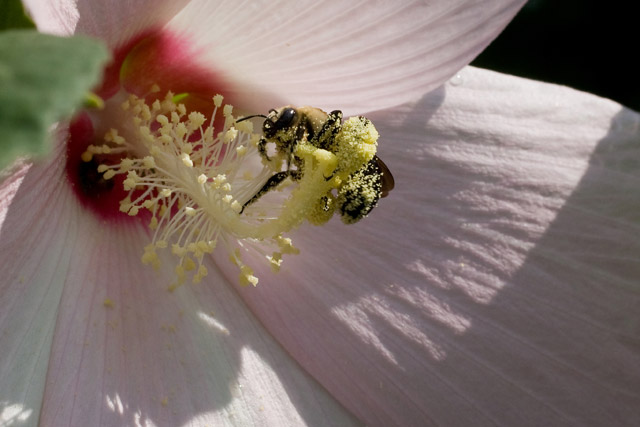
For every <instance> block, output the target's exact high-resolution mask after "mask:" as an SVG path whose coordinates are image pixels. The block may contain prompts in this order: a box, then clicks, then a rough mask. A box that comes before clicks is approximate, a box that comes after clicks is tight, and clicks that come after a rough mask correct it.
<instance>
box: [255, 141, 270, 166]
mask: <svg viewBox="0 0 640 427" xmlns="http://www.w3.org/2000/svg"><path fill="white" fill-rule="evenodd" d="M258 153H260V155H261V156H262V158H264V159H265V160H266V161H267V162H270V161H271V159H270V158H269V155H268V154H267V140H266V139H265V138H264V137H262V138H260V140H259V141H258Z"/></svg>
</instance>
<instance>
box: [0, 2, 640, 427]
mask: <svg viewBox="0 0 640 427" xmlns="http://www.w3.org/2000/svg"><path fill="white" fill-rule="evenodd" d="M370 3H371V4H370ZM370 3H369V2H367V3H362V4H349V5H348V6H345V5H344V3H342V4H339V3H338V2H335V3H334V2H322V3H317V2H295V3H289V2H281V3H280V2H269V3H264V4H259V5H258V4H254V3H246V4H237V3H231V2H229V3H218V2H207V1H192V2H190V3H188V4H187V3H186V2H169V1H167V2H158V1H150V0H149V1H138V2H97V1H89V0H87V1H72V0H57V1H53V2H51V1H47V2H41V1H36V0H30V1H27V2H26V4H27V6H28V8H29V10H30V12H31V13H32V15H33V17H34V19H35V21H36V23H37V25H38V27H39V29H40V30H41V31H46V32H53V33H58V34H72V33H85V34H91V35H94V36H97V37H100V38H102V39H103V40H105V41H106V42H107V44H108V45H109V46H110V47H111V48H112V50H113V52H114V53H115V59H116V66H114V67H115V68H114V69H115V70H116V72H115V73H114V72H113V70H107V73H106V74H105V83H104V85H103V87H102V88H101V90H102V91H103V92H102V93H108V92H109V89H112V88H116V89H118V87H119V86H122V87H129V88H134V89H135V87H137V86H140V85H143V84H144V83H145V82H147V81H149V82H151V81H153V82H155V83H158V84H160V85H162V86H166V87H167V88H170V89H172V90H174V91H176V92H179V91H183V90H185V89H188V90H192V91H197V90H200V91H202V92H204V93H207V94H208V93H209V91H213V90H216V91H219V92H220V93H222V94H223V95H225V97H226V99H229V100H232V101H233V103H234V105H236V107H238V108H242V109H243V110H246V111H250V112H254V113H263V112H266V111H267V110H268V109H269V108H274V107H279V106H281V105H285V104H296V105H305V104H308V105H313V106H317V107H320V108H323V109H326V110H330V109H335V108H340V109H342V110H343V111H344V112H345V114H346V115H347V116H348V115H352V114H365V113H366V116H367V117H368V118H370V119H371V120H373V122H374V123H375V125H376V128H377V129H378V131H379V132H380V135H381V139H380V148H379V155H380V156H381V157H382V158H384V160H385V162H386V163H387V164H388V165H389V167H390V168H391V169H392V171H393V173H394V175H395V178H396V183H397V184H396V189H395V190H394V191H393V193H391V195H390V196H389V197H388V198H386V199H385V200H384V203H381V204H380V206H378V207H377V208H376V209H375V210H374V211H373V213H372V214H371V215H370V217H368V218H366V219H364V220H362V221H361V222H359V223H358V224H356V225H353V226H345V225H344V224H342V223H340V222H339V221H333V222H330V223H329V224H327V225H325V226H323V227H321V228H317V227H303V228H301V229H299V230H298V231H297V232H295V233H294V235H293V236H292V237H293V240H294V242H295V244H296V246H297V247H298V248H299V250H300V254H299V255H297V256H294V257H291V258H290V259H288V260H287V262H285V264H283V267H282V269H281V271H280V272H279V273H272V272H271V271H270V270H269V268H268V266H266V265H264V264H262V263H260V262H256V263H255V264H254V265H256V266H257V267H256V275H257V276H259V277H260V278H261V282H260V284H259V285H258V286H257V287H251V286H249V287H240V286H239V285H238V283H237V268H236V266H234V265H232V264H231V263H229V262H228V260H227V259H226V258H227V254H226V253H221V254H214V257H212V258H211V259H209V258H206V266H207V269H208V276H207V277H206V278H205V280H203V281H202V282H201V283H199V284H186V285H184V286H181V287H179V288H178V289H176V290H175V291H174V292H167V291H166V283H167V282H168V281H169V280H170V277H171V276H173V274H174V272H173V270H174V266H175V261H174V260H173V259H172V256H171V255H170V254H167V255H166V256H165V255H164V254H162V253H159V254H158V255H159V256H160V257H161V261H162V262H161V266H160V271H159V272H158V271H154V270H153V269H151V268H149V267H148V266H144V265H142V264H141V262H140V255H141V253H142V251H143V248H144V247H145V246H146V245H147V244H148V243H149V239H150V235H149V232H148V229H147V227H146V223H143V222H140V221H136V220H132V219H130V218H129V217H128V216H126V215H122V216H121V217H105V216H104V215H100V212H99V209H98V210H96V209H94V208H93V207H91V206H88V205H87V203H86V201H85V200H82V199H81V198H79V196H78V194H79V193H78V191H77V189H74V188H73V184H74V181H73V180H69V179H68V178H67V175H68V166H67V165H68V164H69V163H68V161H67V154H68V153H67V147H66V143H67V141H68V134H69V132H68V127H67V125H66V124H60V125H59V126H58V128H57V129H55V130H54V131H53V134H52V135H53V140H54V143H53V145H54V148H53V153H52V155H51V156H50V158H49V159H47V160H46V161H43V162H41V163H35V164H33V165H30V164H26V163H22V164H17V165H16V166H14V167H13V168H12V169H11V170H9V171H7V172H5V177H4V180H3V181H2V185H1V187H0V258H1V259H2V264H1V272H2V279H0V303H1V305H0V307H1V308H0V325H1V327H0V420H1V421H0V423H4V424H7V425H22V424H25V425H32V424H37V423H38V422H39V423H40V424H41V425H123V424H124V425H187V424H192V425H227V424H232V425H305V424H307V425H350V424H360V423H365V424H368V425H385V426H387V425H489V424H502V425H542V424H546V425H561V424H578V425H603V424H612V425H625V424H629V425H631V424H633V421H634V420H637V419H638V418H639V417H640V409H639V408H640V396H639V394H638V390H640V372H639V371H638V369H637V367H638V366H640V341H639V339H638V336H640V334H639V332H640V331H639V329H640V314H639V313H640V310H638V308H639V306H640V289H639V286H638V283H639V282H640V280H638V279H639V278H640V262H639V261H638V254H640V239H638V215H637V213H636V212H637V210H638V207H639V205H640V196H638V191H637V189H638V188H639V185H638V184H640V173H639V172H638V170H639V169H638V162H640V153H639V150H638V141H639V136H640V116H638V114H636V113H635V112H632V111H630V110H628V109H625V108H624V107H621V106H620V105H618V104H616V103H614V102H611V101H607V100H604V99H600V98H598V97H595V96H592V95H588V94H584V93H580V92H577V91H574V90H571V89H568V88H563V87H558V86H554V85H549V84H543V83H536V82H531V81H527V80H524V79H519V78H515V77H510V76H504V75H500V74H498V73H494V72H490V71H483V70H479V69H474V68H464V69H462V70H461V71H459V70H460V68H461V67H462V66H463V65H465V64H466V63H468V62H469V61H470V60H471V59H472V58H473V57H474V56H475V55H476V54H477V53H478V52H479V51H480V50H481V49H482V48H483V47H484V46H485V45H486V44H487V43H488V42H489V41H490V40H491V39H492V38H493V37H495V35H496V34H497V33H498V32H499V30H500V29H501V28H502V27H503V26H504V25H506V22H507V21H508V20H509V19H510V18H511V17H512V16H513V14H515V13H516V12H517V10H518V8H519V7H520V6H521V5H522V2H520V1H506V0H505V1H432V2H428V3H424V4H423V3H422V2H412V3H409V2H403V3H402V5H401V6H398V4H393V5H392V4H389V5H387V4H384V3H383V4H379V3H375V2H370ZM145 37H146V38H145ZM149 37H151V38H149ZM132 49H138V50H137V51H136V53H137V54H136V55H133V54H132V52H133V50H132ZM125 58H128V62H127V63H126V64H125V66H122V61H123V60H124V59H125ZM119 61H120V62H119ZM121 69H122V70H124V69H126V71H127V72H122V73H121V72H120V70H121ZM458 71H459V72H458ZM189 73H191V74H189ZM193 76H197V78H194V77H193ZM451 77H453V78H452V79H451ZM172 86H177V87H176V88H174V87H172ZM132 90H133V89H132ZM75 184H77V182H75ZM249 261H251V260H249V259H248V260H247V262H249Z"/></svg>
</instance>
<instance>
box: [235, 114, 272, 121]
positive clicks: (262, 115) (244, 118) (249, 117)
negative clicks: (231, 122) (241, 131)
mask: <svg viewBox="0 0 640 427" xmlns="http://www.w3.org/2000/svg"><path fill="white" fill-rule="evenodd" d="M254 117H264V118H265V119H266V118H267V116H265V115H264V114H254V115H253V116H247V117H243V118H241V119H238V120H236V123H240V122H243V121H245V120H248V119H253V118H254Z"/></svg>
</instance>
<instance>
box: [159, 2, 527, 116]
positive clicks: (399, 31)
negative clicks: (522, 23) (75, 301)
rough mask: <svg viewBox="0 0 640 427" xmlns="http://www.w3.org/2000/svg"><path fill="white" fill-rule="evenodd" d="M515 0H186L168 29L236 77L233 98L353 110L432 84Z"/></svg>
mask: <svg viewBox="0 0 640 427" xmlns="http://www.w3.org/2000/svg"><path fill="white" fill-rule="evenodd" d="M523 4H524V2H523V1H521V0H492V1H488V0H455V1H454V0H437V1H428V2H426V1H404V2H381V1H377V2H371V1H359V2H351V3H349V4H345V3H344V2H338V1H323V2H317V1H297V2H289V1H262V2H250V3H243V4H238V3H232V2H210V1H192V2H191V3H190V4H189V6H187V7H186V8H185V9H183V11H182V12H181V13H180V14H179V15H178V16H177V18H176V19H174V20H173V21H171V23H170V24H169V27H170V28H172V29H174V30H175V31H178V32H180V33H181V34H183V35H186V36H188V37H189V38H190V39H191V40H192V42H193V43H194V45H195V46H198V47H199V48H200V50H201V56H200V57H199V59H200V60H202V61H204V62H206V63H208V64H210V65H209V66H210V67H213V68H215V69H216V70H219V71H221V72H222V73H223V75H224V77H225V78H226V79H228V80H230V81H233V82H236V83H237V86H236V87H235V88H234V90H235V92H234V93H232V94H231V95H232V98H233V99H234V102H235V103H239V104H242V105H253V106H254V108H256V109H261V110H265V111H266V109H268V108H273V107H277V106H278V105H262V104H264V103H265V102H266V101H267V100H270V101H271V102H272V103H273V102H275V100H279V101H277V102H280V103H281V104H289V103H293V104H302V105H305V104H307V105H314V106H318V107H323V108H327V109H335V108H341V109H342V110H344V111H345V112H347V113H354V112H364V111H367V109H379V108H384V107H388V106H392V105H397V104H400V103H402V102H406V101H409V100H412V99H415V98H416V97H417V96H419V94H421V93H425V92H426V91H428V90H430V89H433V88H435V87H437V86H439V85H440V84H441V83H443V82H444V81H445V80H446V79H448V78H449V77H450V76H451V75H453V74H454V73H455V72H456V71H458V70H459V69H460V68H462V67H463V66H464V65H466V64H468V63H469V62H470V61H471V60H472V59H473V58H474V57H475V56H476V55H477V54H478V53H479V52H480V51H481V50H482V49H483V48H484V47H485V46H486V45H487V44H488V43H489V42H490V41H491V40H492V39H493V38H494V37H495V36H496V35H497V34H498V33H499V32H500V31H501V30H502V28H504V26H505V25H506V24H507V23H508V22H509V20H510V19H511V18H512V17H513V15H514V14H515V13H516V12H517V11H518V10H519V8H520V7H521V6H522V5H523ZM265 94H269V95H271V96H266V95H265ZM258 104H259V105H258Z"/></svg>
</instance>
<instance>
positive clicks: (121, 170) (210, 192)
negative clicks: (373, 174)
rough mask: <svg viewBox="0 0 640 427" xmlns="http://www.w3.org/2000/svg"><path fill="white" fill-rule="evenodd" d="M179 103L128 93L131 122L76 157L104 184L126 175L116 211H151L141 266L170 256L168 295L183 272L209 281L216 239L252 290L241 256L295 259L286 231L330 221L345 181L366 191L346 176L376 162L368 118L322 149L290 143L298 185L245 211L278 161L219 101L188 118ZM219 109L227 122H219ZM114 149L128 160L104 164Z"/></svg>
mask: <svg viewBox="0 0 640 427" xmlns="http://www.w3.org/2000/svg"><path fill="white" fill-rule="evenodd" d="M182 98H183V97H181V96H180V95H178V96H176V95H174V94H173V93H171V92H168V93H167V94H166V96H165V97H164V99H162V100H156V101H154V102H153V103H152V104H151V106H149V105H148V104H147V103H146V102H145V100H144V99H142V98H138V97H136V96H134V95H130V96H129V98H128V99H127V100H126V101H124V102H123V103H122V105H121V108H122V111H123V112H125V113H126V115H128V117H129V119H130V123H126V124H124V125H123V127H122V129H109V130H108V131H107V132H106V133H105V135H104V138H103V139H104V141H103V142H104V143H103V144H102V145H90V146H89V147H87V150H86V151H85V153H83V155H82V159H83V160H85V161H87V162H88V161H91V160H93V159H96V158H97V159H98V160H99V162H100V163H101V164H100V165H99V166H98V172H100V173H102V174H103V177H104V179H107V180H108V179H112V178H113V177H114V176H116V175H124V176H126V178H125V179H124V181H123V187H124V189H125V190H126V191H127V192H128V194H127V196H126V197H125V198H124V199H123V200H122V201H121V202H120V210H121V211H122V212H124V213H127V214H128V215H132V216H135V215H139V214H140V212H142V211H147V212H149V213H150V215H151V220H150V222H149V227H150V228H151V229H152V230H154V234H153V239H152V242H151V243H150V244H149V245H147V246H146V247H145V249H144V253H143V254H142V262H143V263H144V264H148V265H151V266H153V267H154V268H156V269H157V268H159V267H160V258H159V257H158V254H157V251H158V250H170V251H171V253H173V254H174V255H175V256H176V258H177V264H176V268H175V272H176V281H175V282H174V283H173V284H172V285H171V286H170V289H175V288H176V287H177V286H179V285H181V284H182V283H184V282H185V280H186V278H187V276H189V275H190V276H191V278H192V281H193V282H194V283H198V282H200V281H201V280H202V279H203V278H204V277H205V276H206V275H207V268H206V267H205V266H204V264H203V263H204V257H205V255H208V254H211V253H212V252H213V251H214V249H215V248H216V247H217V246H218V242H222V246H223V247H224V249H225V250H226V251H227V252H228V253H229V257H230V260H231V261H232V262H233V263H234V264H235V265H237V266H238V269H239V273H240V282H241V283H242V284H251V285H254V286H255V285H256V284H257V283H258V278H257V277H256V276H255V274H254V271H253V269H252V268H251V267H250V266H248V265H246V264H245V263H244V261H243V257H242V255H243V253H246V252H247V251H253V252H254V253H258V254H261V255H262V256H261V258H262V259H263V260H264V262H265V263H266V264H267V265H269V266H270V267H271V269H272V270H273V271H278V270H279V269H280V268H281V266H282V262H283V255H285V254H296V253H298V250H297V249H296V248H295V247H294V246H293V243H292V242H291V240H290V239H289V238H287V237H284V234H285V233H287V232H289V231H291V230H292V229H294V228H296V227H298V226H299V225H300V224H301V223H302V222H304V221H305V220H308V221H309V222H311V223H312V224H324V223H325V222H327V221H328V220H329V219H330V218H331V217H332V215H333V213H334V212H335V211H336V207H335V206H336V198H337V197H342V198H344V196H340V194H344V193H345V192H344V191H342V193H341V192H340V191H341V189H342V188H343V187H344V188H347V187H346V186H345V183H349V184H350V185H351V187H353V186H354V185H355V186H356V187H358V186H366V185H369V183H368V182H367V177H366V176H362V177H360V180H359V181H358V182H355V181H354V180H353V179H351V177H352V176H356V175H355V173H356V172H357V171H362V170H363V167H365V166H366V165H367V164H368V163H369V162H370V161H371V160H372V158H373V157H374V155H375V151H376V141H377V132H376V131H375V128H373V126H372V125H370V122H369V123H365V122H363V121H362V120H355V121H353V122H352V121H347V122H345V124H344V129H345V130H344V138H340V139H339V140H336V141H333V145H332V146H330V147H327V148H326V149H323V148H319V147H317V146H315V145H314V144H312V143H310V142H309V141H307V140H306V139H303V140H300V141H297V144H296V146H295V148H294V149H293V153H292V154H293V156H295V158H296V159H300V161H301V162H302V163H301V164H302V165H303V166H304V167H303V168H301V169H300V170H299V171H298V172H297V174H296V179H295V180H293V179H292V178H287V179H286V181H290V183H289V184H291V183H293V185H285V184H284V183H283V184H282V185H279V186H278V187H277V188H275V189H273V190H270V191H269V194H267V195H265V197H263V198H261V200H260V201H258V202H257V203H254V204H251V205H250V206H249V207H248V208H247V209H244V208H243V206H245V204H246V203H247V202H248V201H249V200H250V199H251V198H252V197H254V196H255V194H257V193H258V192H259V191H260V190H261V188H262V187H263V185H264V184H265V182H266V181H267V180H268V179H269V177H271V176H273V175H274V174H277V173H280V172H281V171H282V167H283V163H284V162H283V161H273V162H266V161H261V160H262V158H261V155H260V153H259V150H258V140H259V139H260V135H257V134H254V133H253V125H252V123H251V122H250V121H240V122H237V119H236V118H235V117H234V116H233V114H232V111H233V109H232V107H231V106H230V105H224V106H223V103H222V101H223V98H222V96H221V95H216V96H215V97H213V101H212V102H213V105H214V109H213V114H212V116H211V117H210V118H209V119H207V118H206V117H205V116H204V115H203V114H201V113H199V112H195V111H192V112H187V110H186V107H185V106H184V105H183V104H179V103H176V102H179V101H180V100H181V99H182ZM220 109H222V116H223V117H222V118H223V119H224V120H216V116H217V115H218V113H219V110H220ZM220 122H223V124H222V126H221V128H220V129H219V130H218V129H215V127H214V123H220ZM121 153H122V154H124V155H125V156H124V157H122V158H121V159H120V160H119V161H117V162H111V161H110V159H112V158H113V155H114V154H121ZM282 158H284V157H283V156H282ZM361 175H362V174H361ZM351 187H349V188H351ZM376 200H377V199H376ZM243 209H244V210H243ZM169 248H170V249H169Z"/></svg>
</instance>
